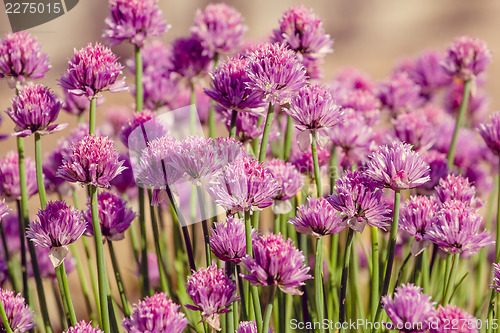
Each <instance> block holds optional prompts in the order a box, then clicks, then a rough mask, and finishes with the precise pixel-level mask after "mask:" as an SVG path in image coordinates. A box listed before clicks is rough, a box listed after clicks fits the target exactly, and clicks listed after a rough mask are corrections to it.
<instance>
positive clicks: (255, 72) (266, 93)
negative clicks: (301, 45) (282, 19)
mask: <svg viewBox="0 0 500 333" xmlns="http://www.w3.org/2000/svg"><path fill="white" fill-rule="evenodd" d="M248 76H249V78H250V82H249V83H248V87H249V88H250V89H252V90H255V91H257V92H258V93H259V95H260V96H261V98H262V100H264V101H265V102H267V103H271V104H278V105H284V104H287V103H289V102H290V100H291V98H292V96H293V95H294V94H295V93H296V92H297V91H299V89H300V88H302V87H303V86H305V85H306V84H307V76H306V69H305V68H304V66H303V65H302V64H301V63H300V61H299V60H298V58H297V56H296V55H295V53H294V52H293V51H292V50H289V49H288V48H287V47H286V46H285V45H284V44H280V43H274V44H264V45H261V46H260V47H258V48H256V49H255V50H254V51H253V52H252V53H251V54H250V56H249V58H248Z"/></svg>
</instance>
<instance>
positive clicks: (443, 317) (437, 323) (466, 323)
mask: <svg viewBox="0 0 500 333" xmlns="http://www.w3.org/2000/svg"><path fill="white" fill-rule="evenodd" d="M450 323H457V324H456V325H455V324H451V325H450ZM479 325H480V321H479V320H478V319H476V318H475V317H474V316H473V315H470V314H468V313H467V312H465V311H464V310H462V309H460V308H458V307H456V306H454V305H451V304H448V305H446V306H445V307H443V306H442V305H438V308H437V313H436V317H435V319H434V324H433V325H431V327H430V328H429V332H430V333H450V332H452V333H477V332H478V330H477V328H478V327H479Z"/></svg>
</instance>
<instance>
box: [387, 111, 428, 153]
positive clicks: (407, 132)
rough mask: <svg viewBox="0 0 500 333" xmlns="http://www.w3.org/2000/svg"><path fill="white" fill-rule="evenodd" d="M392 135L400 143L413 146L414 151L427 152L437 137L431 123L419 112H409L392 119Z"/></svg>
mask: <svg viewBox="0 0 500 333" xmlns="http://www.w3.org/2000/svg"><path fill="white" fill-rule="evenodd" d="M392 125H393V126H394V135H395V137H396V138H398V139H399V140H400V141H401V142H405V143H408V144H410V145H413V149H414V150H416V151H424V150H428V149H429V148H430V147H431V146H432V144H433V143H434V140H435V137H436V135H437V133H436V131H435V130H434V126H433V125H432V123H431V122H430V121H429V120H428V119H427V118H426V117H425V115H423V114H422V113H421V112H419V111H409V112H407V113H402V114H399V115H397V117H396V119H392Z"/></svg>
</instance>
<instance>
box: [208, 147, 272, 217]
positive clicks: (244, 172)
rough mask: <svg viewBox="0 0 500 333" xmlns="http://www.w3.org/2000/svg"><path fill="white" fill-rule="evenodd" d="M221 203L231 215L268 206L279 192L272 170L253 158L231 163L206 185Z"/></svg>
mask: <svg viewBox="0 0 500 333" xmlns="http://www.w3.org/2000/svg"><path fill="white" fill-rule="evenodd" d="M207 191H208V193H209V194H210V196H211V197H212V200H214V201H215V203H217V204H218V205H220V206H222V207H223V208H224V209H226V211H227V212H228V213H229V214H235V213H237V212H239V211H255V210H261V209H264V208H266V207H269V206H271V205H272V204H273V199H274V198H275V197H276V195H277V194H278V193H279V191H280V185H279V184H278V182H277V181H276V180H275V179H274V177H273V175H272V174H271V172H270V171H269V170H268V169H267V168H266V167H264V166H263V165H262V164H260V163H259V162H258V161H257V160H256V159H254V158H252V157H247V156H245V157H243V158H240V159H237V160H235V161H233V162H232V163H230V164H229V165H228V166H226V167H225V168H224V170H223V171H222V173H221V174H219V175H218V176H216V177H214V178H213V179H212V181H211V182H210V184H209V185H208V188H207Z"/></svg>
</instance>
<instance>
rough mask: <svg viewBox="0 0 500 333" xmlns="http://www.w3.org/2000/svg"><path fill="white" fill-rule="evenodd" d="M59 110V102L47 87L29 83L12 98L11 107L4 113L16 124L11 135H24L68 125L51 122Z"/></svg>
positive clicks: (50, 130)
mask: <svg viewBox="0 0 500 333" xmlns="http://www.w3.org/2000/svg"><path fill="white" fill-rule="evenodd" d="M59 110H61V102H59V100H58V98H57V97H56V95H55V94H54V93H53V92H52V91H51V90H50V89H49V88H48V87H44V86H42V85H41V84H30V85H27V86H25V87H24V88H23V89H22V90H21V91H20V93H19V95H18V96H16V97H14V98H13V99H12V108H8V109H7V111H5V113H7V115H8V116H9V117H10V119H12V121H13V122H14V124H16V127H15V128H14V131H15V133H14V134H13V135H15V136H21V137H25V136H29V135H31V134H34V133H38V134H40V135H45V134H50V133H54V132H57V131H60V130H62V129H64V128H65V127H66V126H68V124H67V123H66V124H60V125H55V124H51V123H52V122H54V121H55V120H56V119H57V116H58V115H59Z"/></svg>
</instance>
